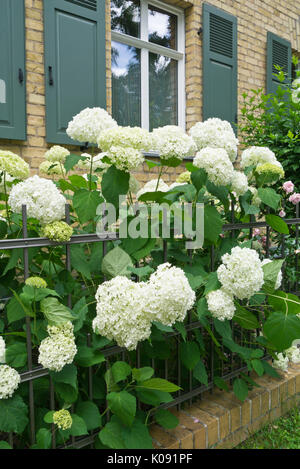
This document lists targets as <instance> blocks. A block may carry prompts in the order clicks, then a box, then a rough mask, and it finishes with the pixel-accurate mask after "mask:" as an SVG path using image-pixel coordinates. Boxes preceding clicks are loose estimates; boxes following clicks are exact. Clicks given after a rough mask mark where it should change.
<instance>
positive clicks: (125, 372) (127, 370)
mask: <svg viewBox="0 0 300 469" xmlns="http://www.w3.org/2000/svg"><path fill="white" fill-rule="evenodd" d="M111 372H112V377H113V380H114V382H115V383H119V382H120V381H124V380H125V379H127V377H128V376H129V375H130V374H131V366H129V365H128V363H126V362H115V363H114V364H113V365H112V367H111Z"/></svg>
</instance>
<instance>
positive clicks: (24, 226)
mask: <svg viewBox="0 0 300 469" xmlns="http://www.w3.org/2000/svg"><path fill="white" fill-rule="evenodd" d="M22 233H23V238H24V239H26V238H27V236H28V231H27V209H26V205H22ZM23 260H24V281H25V280H26V279H27V278H28V277H29V260H28V248H23ZM26 348H27V365H28V370H29V371H32V339H31V320H30V316H26ZM28 386H29V415H30V439H31V444H34V443H35V417H34V393H33V381H31V380H30V381H29V383H28Z"/></svg>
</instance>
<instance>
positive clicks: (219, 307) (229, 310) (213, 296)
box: [206, 289, 236, 321]
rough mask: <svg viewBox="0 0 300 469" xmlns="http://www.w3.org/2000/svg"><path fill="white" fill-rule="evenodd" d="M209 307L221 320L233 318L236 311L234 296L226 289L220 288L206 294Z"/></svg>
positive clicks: (215, 316) (213, 314)
mask: <svg viewBox="0 0 300 469" xmlns="http://www.w3.org/2000/svg"><path fill="white" fill-rule="evenodd" d="M206 300H207V305H208V309H209V311H210V312H211V314H212V316H213V317H214V318H216V319H219V321H225V319H228V320H231V319H232V318H233V316H234V313H235V310H236V308H235V306H234V300H233V297H232V296H231V295H230V294H228V293H227V292H226V291H224V290H222V289H220V290H215V291H212V292H210V293H208V295H206Z"/></svg>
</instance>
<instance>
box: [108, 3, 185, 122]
mask: <svg viewBox="0 0 300 469" xmlns="http://www.w3.org/2000/svg"><path fill="white" fill-rule="evenodd" d="M111 26H112V59H111V60H112V114H113V117H114V118H115V119H116V120H117V122H118V124H119V125H130V126H142V127H144V128H146V129H149V130H150V131H151V130H152V129H154V128H156V127H161V126H164V125H179V126H181V127H183V128H184V127H185V74H184V67H185V64H184V48H185V41H184V13H183V10H181V9H179V8H175V7H171V6H169V5H165V4H163V3H161V2H158V1H156V0H152V1H147V0H130V1H129V0H128V1H126V0H125V1H124V0H111Z"/></svg>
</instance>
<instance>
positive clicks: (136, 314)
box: [93, 276, 151, 350]
mask: <svg viewBox="0 0 300 469" xmlns="http://www.w3.org/2000/svg"><path fill="white" fill-rule="evenodd" d="M148 290H149V287H148V285H147V284H146V283H143V282H141V283H136V282H132V281H131V280H129V279H128V278H127V277H122V276H117V277H115V278H113V279H112V280H110V281H108V282H104V283H102V285H100V286H99V288H98V290H97V293H96V300H97V307H96V311H97V316H96V317H95V319H94V320H93V330H94V332H95V333H98V334H101V335H103V336H105V337H107V338H108V339H111V340H115V341H116V342H117V344H118V345H119V346H120V347H125V348H126V349H127V350H135V349H136V347H137V345H138V343H139V342H141V341H143V340H146V339H148V338H149V337H150V334H151V317H150V313H149V311H147V309H148V307H149V306H148V303H149V299H150V300H151V296H150V294H149V292H148Z"/></svg>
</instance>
